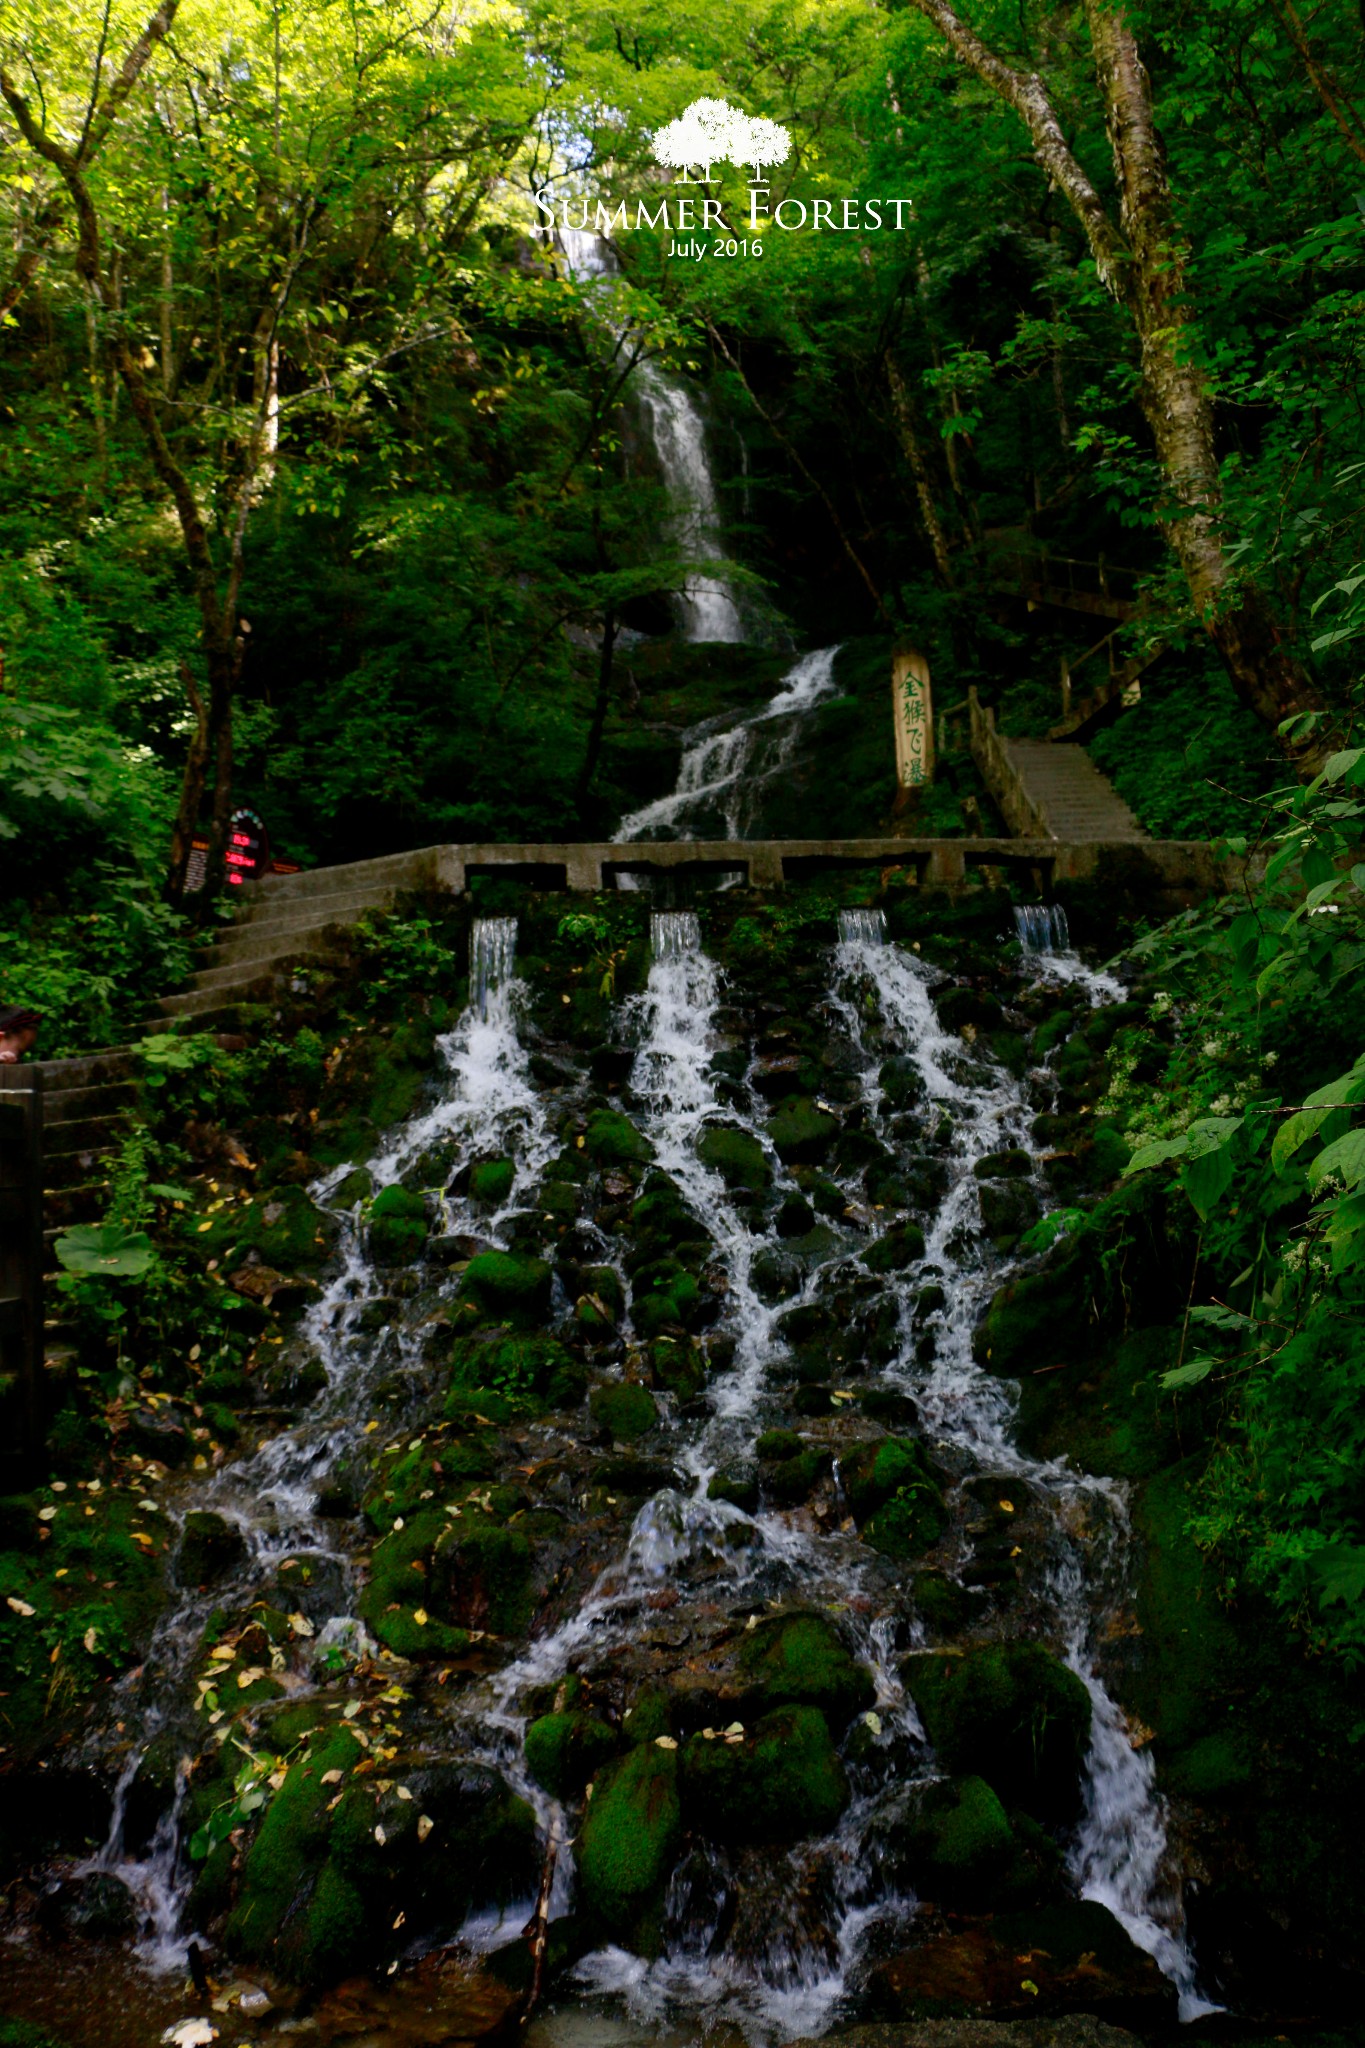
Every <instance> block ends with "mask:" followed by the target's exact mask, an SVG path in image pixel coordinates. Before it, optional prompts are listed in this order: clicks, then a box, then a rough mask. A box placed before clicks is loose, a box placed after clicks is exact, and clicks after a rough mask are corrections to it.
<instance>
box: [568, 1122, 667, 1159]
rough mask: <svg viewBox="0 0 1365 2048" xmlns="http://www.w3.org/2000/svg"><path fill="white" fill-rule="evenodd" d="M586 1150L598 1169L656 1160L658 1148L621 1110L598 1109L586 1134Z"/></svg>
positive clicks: (584, 1147) (584, 1139) (584, 1135)
mask: <svg viewBox="0 0 1365 2048" xmlns="http://www.w3.org/2000/svg"><path fill="white" fill-rule="evenodd" d="M583 1149H584V1151H585V1152H586V1153H587V1155H588V1157H589V1159H591V1160H593V1161H594V1162H595V1164H596V1165H598V1166H629V1165H633V1164H636V1163H643V1162H644V1161H645V1160H649V1159H652V1158H653V1157H654V1147H653V1146H652V1145H651V1144H650V1142H649V1139H648V1138H647V1137H646V1136H645V1135H644V1133H643V1131H638V1130H637V1129H636V1128H635V1125H634V1124H633V1123H632V1122H631V1120H630V1118H629V1117H628V1116H623V1115H622V1113H621V1111H620V1110H619V1109H596V1110H594V1111H593V1113H592V1115H591V1116H590V1117H589V1118H588V1127H587V1129H586V1131H585V1132H584V1133H583Z"/></svg>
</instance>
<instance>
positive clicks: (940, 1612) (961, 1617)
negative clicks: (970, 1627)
mask: <svg viewBox="0 0 1365 2048" xmlns="http://www.w3.org/2000/svg"><path fill="white" fill-rule="evenodd" d="M910 1590H911V1593H912V1594H913V1596H914V1601H915V1612H916V1614H917V1615H918V1616H919V1618H920V1620H921V1621H922V1622H923V1624H924V1627H925V1629H926V1631H927V1633H928V1634H929V1635H930V1636H938V1637H940V1638H942V1637H949V1636H955V1635H958V1634H959V1633H960V1632H961V1630H962V1629H964V1628H965V1627H966V1625H967V1622H968V1620H969V1618H970V1616H971V1612H972V1598H971V1595H970V1593H968V1592H967V1591H966V1590H965V1589H964V1588H963V1587H962V1586H959V1585H958V1583H957V1581H956V1580H955V1579H950V1578H948V1577H947V1575H946V1574H945V1573H943V1572H930V1571H925V1572H916V1573H915V1576H914V1578H913V1580H912V1581H911V1586H910Z"/></svg>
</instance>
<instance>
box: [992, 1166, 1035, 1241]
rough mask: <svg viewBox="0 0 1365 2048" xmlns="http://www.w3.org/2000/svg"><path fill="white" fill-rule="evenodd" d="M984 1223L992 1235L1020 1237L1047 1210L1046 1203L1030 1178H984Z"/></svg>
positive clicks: (997, 1236)
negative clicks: (1001, 1179) (1039, 1196)
mask: <svg viewBox="0 0 1365 2048" xmlns="http://www.w3.org/2000/svg"><path fill="white" fill-rule="evenodd" d="M978 1200H979V1201H980V1203H981V1224H982V1228H983V1229H984V1230H985V1232H986V1235H987V1236H988V1237H992V1238H1013V1237H1020V1236H1022V1234H1023V1233H1024V1231H1026V1230H1027V1229H1028V1228H1029V1226H1030V1224H1033V1223H1036V1222H1037V1220H1038V1218H1039V1217H1040V1216H1041V1214H1042V1213H1043V1205H1042V1203H1041V1202H1040V1201H1039V1199H1038V1197H1037V1195H1036V1194H1035V1193H1034V1190H1033V1189H1032V1188H1031V1187H1030V1186H1029V1185H1028V1183H1027V1182H1026V1181H1021V1180H1003V1181H992V1180H983V1181H982V1183H981V1186H980V1189H979V1191H978Z"/></svg>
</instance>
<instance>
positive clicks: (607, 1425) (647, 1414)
mask: <svg viewBox="0 0 1365 2048" xmlns="http://www.w3.org/2000/svg"><path fill="white" fill-rule="evenodd" d="M588 1407H589V1410H590V1411H591V1414H592V1419H593V1421H594V1422H595V1423H596V1424H597V1425H598V1427H599V1428H600V1429H605V1430H608V1431H609V1432H610V1434H611V1435H612V1437H613V1438H615V1439H616V1441H617V1442H619V1443H626V1444H630V1443H634V1442H635V1439H636V1438H637V1437H641V1436H643V1435H644V1434H645V1432H646V1431H647V1430H650V1429H653V1427H654V1425H655V1423H656V1422H657V1421H658V1419H659V1410H658V1407H657V1405H656V1404H655V1400H654V1396H653V1395H652V1394H651V1393H650V1392H649V1390H648V1388H647V1387H642V1386H639V1385H637V1384H636V1383H634V1382H632V1381H627V1382H625V1383H624V1384H621V1385H614V1386H607V1387H596V1388H594V1390H593V1393H592V1396H591V1398H590V1400H589V1402H588Z"/></svg>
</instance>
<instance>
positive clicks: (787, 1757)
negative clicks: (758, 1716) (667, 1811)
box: [680, 1706, 848, 1842]
mask: <svg viewBox="0 0 1365 2048" xmlns="http://www.w3.org/2000/svg"><path fill="white" fill-rule="evenodd" d="M680 1784H681V1789H682V1801H683V1812H684V1815H685V1817H686V1819H687V1821H688V1824H689V1825H690V1826H692V1827H697V1828H700V1829H701V1830H702V1832H703V1833H704V1834H708V1835H714V1836H716V1837H717V1838H718V1839H720V1840H722V1841H732V1842H794V1841H797V1840H799V1839H800V1837H801V1836H802V1835H813V1834H823V1833H825V1832H826V1831H827V1830H828V1829H829V1828H832V1827H833V1825H834V1823H835V1821H836V1820H838V1818H839V1815H840V1814H841V1813H842V1812H843V1810H844V1808H845V1806H846V1805H847V1804H848V1780H847V1779H846V1778H845V1776H844V1772H843V1767H842V1765H841V1764H840V1762H839V1759H838V1757H837V1756H836V1754H835V1750H834V1744H833V1742H832V1741H831V1740H830V1733H829V1728H828V1726H827V1725H826V1722H825V1717H824V1715H823V1714H821V1713H820V1711H819V1709H818V1708H816V1707H798V1706H788V1707H778V1708H776V1709H774V1711H773V1712H772V1713H770V1714H765V1715H764V1716H763V1718H762V1720H761V1721H759V1722H758V1724H757V1726H756V1727H754V1728H753V1729H751V1730H746V1731H745V1732H744V1733H743V1734H742V1735H739V1734H736V1735H735V1736H734V1737H733V1738H729V1737H727V1736H726V1735H724V1734H723V1733H721V1732H719V1731H716V1732H714V1733H713V1734H712V1735H711V1736H709V1737H708V1736H707V1735H705V1734H700V1735H694V1736H693V1737H692V1739H691V1741H690V1742H689V1743H688V1744H687V1746H686V1748H685V1749H684V1751H683V1753H682V1766H681V1773H680Z"/></svg>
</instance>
